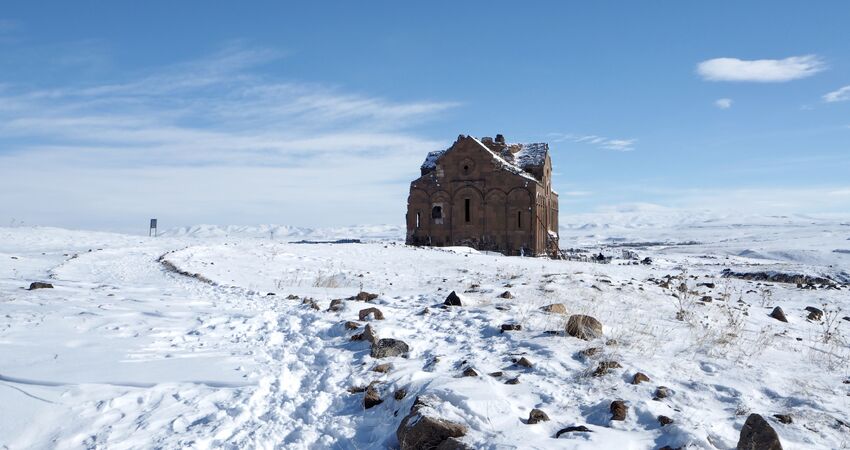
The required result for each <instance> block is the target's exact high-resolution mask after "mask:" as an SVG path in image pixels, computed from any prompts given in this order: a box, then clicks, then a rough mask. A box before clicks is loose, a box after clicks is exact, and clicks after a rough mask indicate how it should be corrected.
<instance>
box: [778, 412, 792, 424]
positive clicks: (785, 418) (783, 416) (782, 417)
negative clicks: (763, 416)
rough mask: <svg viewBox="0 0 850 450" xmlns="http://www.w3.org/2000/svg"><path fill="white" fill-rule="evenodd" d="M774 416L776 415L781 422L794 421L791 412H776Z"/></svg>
mask: <svg viewBox="0 0 850 450" xmlns="http://www.w3.org/2000/svg"><path fill="white" fill-rule="evenodd" d="M773 417H775V418H776V420H778V421H779V422H780V423H784V424H786V425H787V424H789V423H792V422H793V420H792V419H791V415H789V414H774V415H773Z"/></svg>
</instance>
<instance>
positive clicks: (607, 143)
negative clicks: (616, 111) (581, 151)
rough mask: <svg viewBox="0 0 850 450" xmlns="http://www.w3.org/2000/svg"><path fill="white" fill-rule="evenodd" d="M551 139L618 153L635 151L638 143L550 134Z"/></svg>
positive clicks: (595, 136)
mask: <svg viewBox="0 0 850 450" xmlns="http://www.w3.org/2000/svg"><path fill="white" fill-rule="evenodd" d="M549 139H550V140H551V141H552V142H574V143H577V144H585V145H590V146H593V147H596V148H600V149H604V150H614V151H618V152H630V151H633V150H634V149H635V147H634V146H635V143H637V139H616V138H608V137H605V136H598V135H594V134H569V133H568V134H563V133H549Z"/></svg>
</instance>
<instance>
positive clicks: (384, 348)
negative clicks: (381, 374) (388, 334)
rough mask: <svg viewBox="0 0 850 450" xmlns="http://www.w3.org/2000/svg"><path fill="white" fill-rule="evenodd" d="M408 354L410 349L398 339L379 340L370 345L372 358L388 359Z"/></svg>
mask: <svg viewBox="0 0 850 450" xmlns="http://www.w3.org/2000/svg"><path fill="white" fill-rule="evenodd" d="M408 352H410V347H408V345H407V344H406V343H405V342H404V341H400V340H398V339H387V338H385V339H380V340H378V342H375V343H374V344H372V352H371V356H372V357H373V358H388V357H392V356H403V355H406V354H407V353H408Z"/></svg>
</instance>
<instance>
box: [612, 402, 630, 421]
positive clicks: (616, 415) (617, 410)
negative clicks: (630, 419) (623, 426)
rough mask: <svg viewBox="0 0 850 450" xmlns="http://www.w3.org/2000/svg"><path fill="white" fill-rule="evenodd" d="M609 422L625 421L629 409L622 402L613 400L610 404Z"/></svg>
mask: <svg viewBox="0 0 850 450" xmlns="http://www.w3.org/2000/svg"><path fill="white" fill-rule="evenodd" d="M610 409H611V420H626V414H627V413H628V412H629V407H628V406H626V402H624V401H622V400H614V401H613V402H611V408H610Z"/></svg>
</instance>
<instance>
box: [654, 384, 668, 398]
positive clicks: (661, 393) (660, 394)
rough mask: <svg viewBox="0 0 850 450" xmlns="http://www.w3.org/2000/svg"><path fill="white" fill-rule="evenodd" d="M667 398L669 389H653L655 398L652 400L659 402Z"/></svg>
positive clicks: (663, 387) (664, 387)
mask: <svg viewBox="0 0 850 450" xmlns="http://www.w3.org/2000/svg"><path fill="white" fill-rule="evenodd" d="M669 396H670V388H668V387H667V386H658V388H657V389H655V398H654V399H653V400H660V399H662V398H667V397H669Z"/></svg>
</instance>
